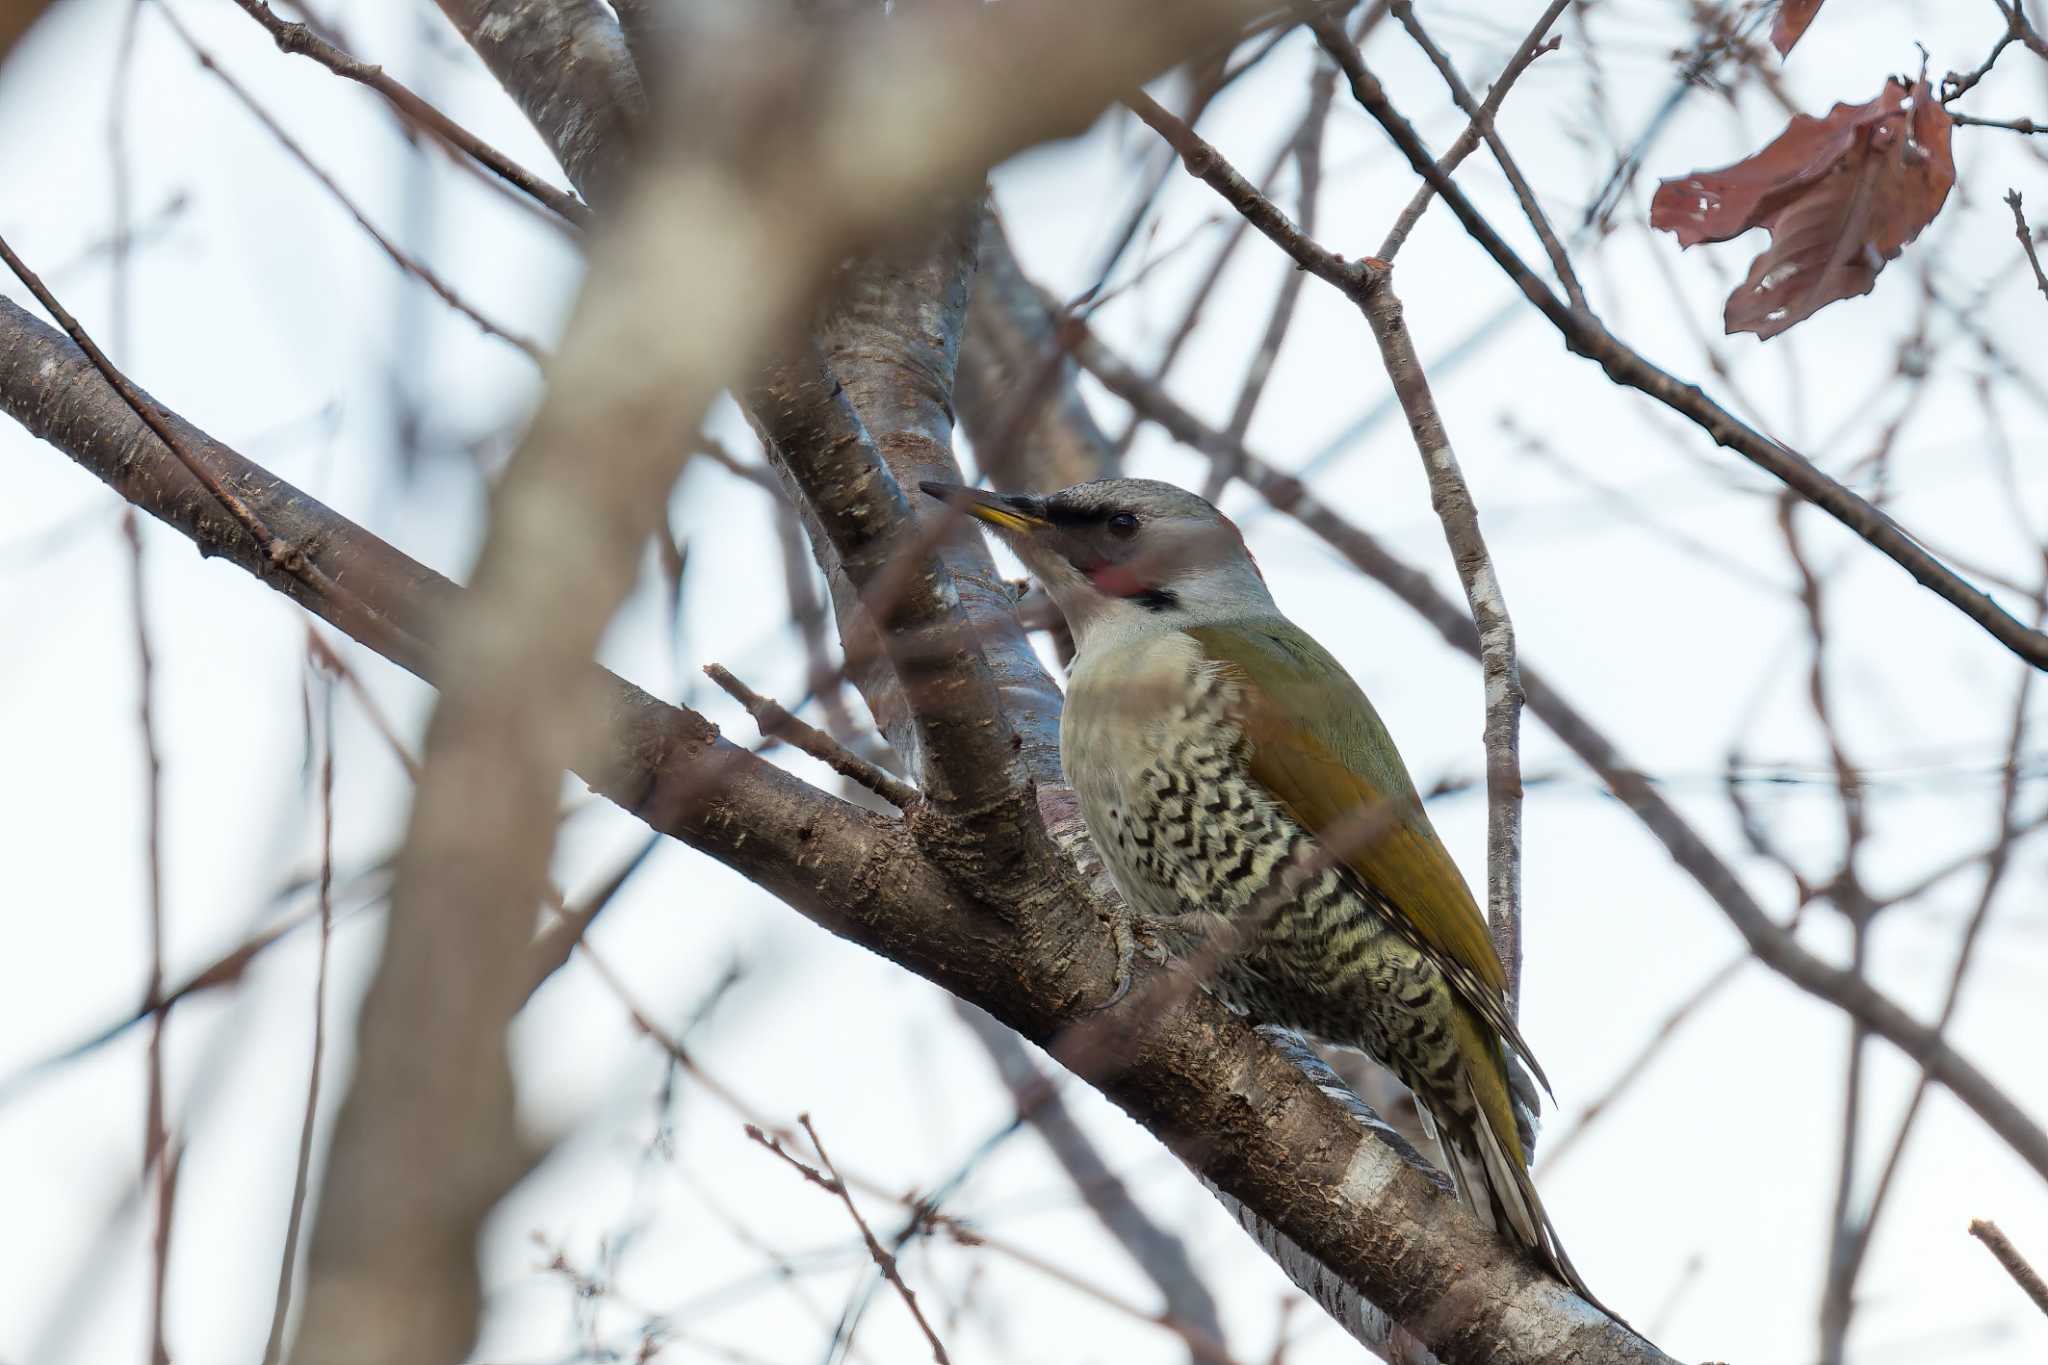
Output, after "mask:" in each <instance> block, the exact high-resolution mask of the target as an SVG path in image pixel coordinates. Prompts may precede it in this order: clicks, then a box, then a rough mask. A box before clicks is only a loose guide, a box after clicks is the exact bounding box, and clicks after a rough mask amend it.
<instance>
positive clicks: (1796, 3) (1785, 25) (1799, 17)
mask: <svg viewBox="0 0 2048 1365" xmlns="http://www.w3.org/2000/svg"><path fill="white" fill-rule="evenodd" d="M1825 3H1826V0H1784V3H1783V4H1781V5H1779V6H1778V18H1777V21H1776V22H1775V23H1773V24H1772V25H1771V46H1772V47H1775V48H1776V49H1778V55H1779V56H1780V57H1788V56H1790V55H1791V54H1792V44H1794V43H1796V42H1798V41H1799V39H1800V37H1801V36H1802V35H1803V34H1805V32H1806V26H1807V25H1808V24H1810V23H1812V22H1813V16H1814V15H1816V14H1819V13H1820V7H1821V6H1822V5H1823V4H1825Z"/></svg>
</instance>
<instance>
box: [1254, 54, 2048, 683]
mask: <svg viewBox="0 0 2048 1365" xmlns="http://www.w3.org/2000/svg"><path fill="white" fill-rule="evenodd" d="M1309 26H1310V28H1311V29H1313V30H1314V32H1315V34H1316V38H1317V40H1318V41H1319V42H1321V43H1322V45H1323V47H1324V50H1325V51H1327V52H1329V53H1330V55H1331V57H1332V58H1333V59H1334V60H1335V61H1336V62H1337V64H1338V66H1339V67H1340V68H1341V69H1342V70H1343V71H1344V74H1345V76H1346V78H1347V79H1348V80H1349V81H1350V83H1351V92H1352V94H1353V96H1354V97H1355V98H1356V99H1357V101H1358V103H1359V104H1360V105H1361V106H1362V107H1363V108H1364V109H1365V111H1366V112H1367V113H1368V114H1370V115H1372V117H1373V118H1374V120H1375V121H1377V122H1378V123H1379V125H1380V126H1381V127H1382V128H1383V129H1384V130H1385V131H1386V133H1387V135H1388V137H1389V138H1391V139H1392V140H1393V142H1394V145H1395V146H1396V147H1397V148H1399V149H1400V151H1401V154H1402V156H1404V157H1405V158H1407V161H1408V164H1409V166H1410V168H1411V169H1413V170H1414V171H1415V173H1416V174H1417V175H1420V176H1421V177H1422V178H1423V179H1424V180H1426V181H1428V182H1429V184H1430V185H1431V186H1432V187H1433V188H1434V189H1435V190H1436V192H1437V194H1438V195H1439V196H1440V197H1441V198H1442V199H1443V201H1444V204H1445V206H1446V207H1448V208H1449V209H1450V210H1451V212H1452V213H1454V214H1456V215H1457V218H1458V221H1459V222H1460V223H1461V224H1462V225H1463V226H1464V228H1465V231H1466V233H1467V234H1468V235H1469V236H1471V238H1472V239H1473V240H1474V241H1475V242H1477V243H1478V244H1479V245H1480V246H1481V248H1483V249H1484V250H1485V252H1486V254H1487V255H1488V256H1490V257H1492V258H1493V260H1494V262H1495V263H1496V264H1497V265H1499V266H1500V268H1501V270H1502V271H1503V272H1505V273H1506V274H1507V276H1508V278H1509V279H1510V280H1512V281H1513V282H1514V284H1515V286H1516V287H1517V288H1518V289H1520V290H1521V291H1522V294H1523V295H1524V297H1526V298H1527V299H1528V300H1529V302H1530V303H1531V304H1532V305H1534V306H1535V308H1536V310H1537V311H1538V312H1540V313H1542V314H1543V316H1544V317H1545V318H1546V319H1547V320H1548V321H1549V322H1550V323H1551V325H1552V326H1554V327H1555V328H1557V330H1558V332H1559V334H1560V335H1562V336H1563V338H1564V341H1565V345H1566V346H1567V347H1568V348H1569V349H1570V350H1571V351H1572V352H1573V353H1574V354H1576V355H1582V356H1585V357H1587V358H1588V359H1590V360H1594V361H1596V362H1598V363H1599V365H1600V367H1601V369H1602V370H1604V371H1605V372H1606V374H1607V376H1608V378H1610V379H1612V380H1614V382H1615V383H1617V384H1620V385H1623V386H1624V387H1626V388H1631V389H1635V390H1636V391H1637V392H1639V393H1643V394H1645V395H1647V396H1649V397H1651V398H1654V399H1655V400H1657V401H1658V402H1660V403H1662V404H1664V405H1665V406H1666V407H1668V408H1670V409H1671V410H1672V411H1674V412H1676V413H1677V414H1678V415H1680V416H1681V417H1684V418H1686V419H1687V420H1688V421H1691V422H1692V423H1694V424H1695V425H1697V426H1698V427H1699V428H1700V429H1701V430H1702V431H1704V432H1705V433H1706V434H1707V435H1708V436H1709V437H1711V438H1712V439H1713V441H1714V443H1715V444H1717V445H1721V446H1726V447H1727V448H1729V449H1730V450H1733V451H1735V452H1736V453H1737V454H1739V455H1741V456H1743V457H1744V458H1746V459H1748V460H1749V461H1750V462H1751V463H1753V464H1755V465H1756V466H1757V467H1758V468H1760V469H1762V470H1764V471H1765V472H1766V473H1768V474H1770V475H1772V476H1773V477H1774V478H1777V479H1778V480H1780V481H1782V482H1783V483H1785V484H1786V485H1787V486H1788V487H1790V488H1792V489H1793V490H1794V491H1795V492H1797V493H1798V494H1799V495H1800V496H1801V497H1803V498H1805V499H1806V500H1807V501H1808V502H1811V503H1812V504H1814V506H1816V507H1818V508H1820V509H1821V510H1822V511H1824V512H1826V513H1827V514H1828V515H1829V516H1831V517H1833V518H1835V520H1837V521H1839V522H1841V523H1842V525H1844V526H1846V527H1848V528H1849V530H1851V531H1852V532H1854V533H1855V534H1856V535H1858V536H1860V537H1861V538H1862V539H1863V540H1864V541H1866V542H1867V543H1869V544H1870V545H1871V546H1872V547H1873V548H1874V549H1876V550H1877V551H1878V552H1879V553H1881V554H1883V555H1884V556H1885V557H1886V558H1888V559H1890V560H1891V561H1892V562H1893V563H1895V564H1897V565H1898V566H1899V567H1900V568H1902V569H1904V570H1905V571H1906V572H1907V573H1909V574H1911V575H1912V576H1913V578H1914V579H1915V581H1917V582H1918V583H1919V584H1920V585H1921V586H1922V587H1924V588H1926V589H1928V590H1929V591H1930V592H1932V593H1934V594H1935V595H1936V596H1937V597H1940V598H1941V599H1942V600H1943V601H1945V602H1947V603H1949V604H1950V605H1951V606H1953V607H1955V608H1956V609H1957V610H1958V611H1960V612H1961V613H1962V614H1963V615H1964V616H1965V617H1967V618H1969V619H1970V620H1971V621H1974V622H1975V623H1976V624H1977V625H1979V626H1980V627H1982V628H1983V629H1984V630H1985V632H1986V633H1988V634H1989V635H1990V636H1991V637H1992V638H1993V639H1995V640H1997V641H1998V642H1999V643H2000V644H2002V645H2004V646H2005V647H2006V648H2007V649H2010V650H2011V651H2012V652H2013V653H2015V654H2017V655H2019V656H2020V657H2021V658H2023V659H2025V660H2026V661H2027V662H2028V663H2030V664H2032V665H2034V666H2035V667H2036V668H2048V634H2043V633H2042V632H2040V631H2037V630H2030V629H2029V628H2027V627H2026V626H2025V625H2022V624H2021V623H2020V622H2019V621H2018V620H2017V619H2015V618H2014V617H2013V616H2012V614H2011V613H2010V612H2007V611H2006V610H2005V609H2004V608H2003V607H2000V606H1999V605H1998V604H1997V603H1996V602H1994V601H1993V600H1992V599H1991V598H1990V596H1989V595H1988V594H1986V593H1984V592H1983V591H1981V590H1979V589H1978V588H1976V587H1973V586H1972V585H1971V584H1970V583H1968V582H1966V581H1965V580H1964V579H1963V578H1962V577H1961V576H1960V575H1959V574H1957V573H1956V572H1955V571H1954V570H1953V569H1951V568H1949V567H1948V566H1947V565H1946V564H1944V563H1942V562H1941V561H1940V560H1939V559H1937V558H1936V557H1935V556H1934V555H1932V554H1930V553H1928V552H1927V551H1926V550H1925V549H1923V548H1922V547H1921V545H1920V543H1919V542H1918V541H1917V540H1915V539H1914V538H1913V536H1912V535H1911V534H1909V533H1908V532H1907V531H1906V530H1905V529H1904V528H1902V527H1901V526H1900V525H1899V524H1898V523H1897V522H1895V521H1893V520H1892V519H1891V517H1889V516H1887V515H1886V514H1885V513H1884V512H1882V511H1880V510H1879V509H1878V508H1876V507H1874V506H1872V505H1871V504H1870V503H1869V502H1868V501H1867V500H1866V499H1864V498H1862V497H1859V496H1858V495H1857V494H1856V493H1854V492H1853V491H1851V490H1850V489H1848V488H1846V487H1844V486H1843V485H1842V484H1841V483H1839V482H1837V481H1836V480H1834V479H1833V478H1831V477H1829V476H1828V475H1827V474H1826V473H1825V472H1823V471H1822V470H1820V469H1819V468H1818V467H1816V466H1815V465H1814V464H1813V463H1812V462H1811V461H1809V460H1808V459H1806V457H1804V456H1803V455H1800V454H1799V453H1798V452H1797V451H1794V450H1792V449H1791V448H1790V447H1788V446H1785V445H1782V444H1780V443H1779V442H1777V441H1775V440H1773V439H1771V438H1770V437H1768V436H1765V435H1764V434H1763V433H1761V432H1759V431H1756V430H1754V429H1753V428H1751V427H1750V426H1748V425H1747V424H1745V423H1744V422H1743V421H1742V420H1741V419H1740V418H1738V417H1736V416H1735V415H1734V414H1733V413H1731V412H1729V411H1728V410H1727V409H1726V408H1724V407H1722V406H1721V405H1720V404H1719V403H1717V402H1715V401H1714V400H1713V399H1712V398H1709V397H1708V396H1707V395H1706V393H1705V392H1704V391H1703V390H1702V389H1701V388H1700V387H1699V386H1698V385H1696V384H1689V383H1686V382H1684V381H1682V380H1680V379H1677V378H1675V377H1674V376H1672V375H1670V374H1667V373H1665V372H1664V371H1663V370H1660V369H1658V368H1657V367H1656V366H1655V365H1652V364H1651V363H1650V362H1649V361H1647V360H1645V359H1644V358H1643V357H1642V355H1641V354H1640V353H1638V352H1637V351H1635V350H1634V349H1633V348H1631V347H1629V346H1627V345H1625V344H1624V343H1623V342H1622V341H1621V340H1620V339H1619V338H1617V337H1616V336H1615V335H1614V334H1613V333H1612V332H1610V331H1608V330H1607V328H1606V326H1605V325H1604V324H1602V323H1601V322H1600V321H1599V320H1598V319H1597V318H1594V317H1593V316H1592V315H1591V314H1590V313H1587V312H1584V311H1577V310H1574V309H1573V308H1572V307H1571V306H1570V304H1568V303H1567V302H1566V301H1565V300H1563V299H1560V298H1558V297H1557V295H1556V294H1555V293H1553V292H1552V291H1551V289H1550V286H1549V285H1547V284H1545V283H1544V282H1543V281H1542V280H1541V279H1540V278H1538V277H1537V275H1536V274H1535V272H1533V271H1532V270H1530V269H1529V267H1528V266H1527V265H1526V264H1525V263H1524V262H1523V261H1522V259H1521V258H1520V257H1519V256H1517V255H1516V254H1515V251H1514V249H1513V248H1512V247H1510V246H1509V245H1508V244H1507V242H1506V241H1505V240H1503V239H1502V238H1501V236H1500V234H1499V233H1498V232H1497V231H1495V230H1494V228H1493V226H1492V224H1490V223H1489V222H1487V220H1486V218H1485V217H1484V215H1482V214H1481V213H1480V212H1479V210H1478V209H1477V208H1475V207H1474V206H1473V204H1472V201H1471V200H1470V199H1468V198H1467V197H1466V195H1465V192H1464V191H1463V190H1461V189H1459V188H1458V186H1457V185H1456V184H1455V183H1454V182H1453V181H1452V180H1451V179H1450V178H1449V177H1448V176H1446V175H1445V174H1443V172H1441V171H1439V170H1438V169H1437V165H1436V161H1435V159H1434V158H1432V157H1431V156H1430V154H1429V150H1428V148H1426V147H1425V146H1424V145H1423V142H1422V139H1421V137H1420V136H1418V135H1417V134H1416V132H1415V129H1414V128H1413V127H1412V126H1411V125H1410V124H1409V122H1408V120H1407V119H1406V118H1404V117H1402V115H1401V114H1400V112H1399V111H1398V110H1396V109H1395V108H1394V107H1393V104H1392V102H1391V101H1390V100H1389V99H1388V98H1387V93H1386V90H1385V88H1384V87H1383V86H1382V85H1381V84H1380V81H1379V78H1378V77H1377V76H1375V75H1373V73H1372V72H1371V70H1370V69H1368V68H1367V67H1366V65H1365V60H1364V58H1363V57H1361V56H1360V55H1359V51H1358V47H1357V45H1356V44H1354V43H1353V42H1352V41H1351V40H1350V39H1349V38H1348V37H1347V36H1345V33H1344V30H1343V28H1342V27H1341V26H1340V25H1337V24H1336V23H1334V22H1333V21H1330V20H1328V19H1327V18H1324V17H1320V16H1318V17H1314V18H1312V19H1311V20H1310V24H1309ZM1282 222H1284V217H1283V219H1282ZM1253 226H1255V227H1258V228H1259V229H1260V230H1261V231H1263V232H1266V233H1267V234H1268V235H1269V236H1273V237H1274V240H1275V241H1276V242H1279V243H1280V245H1281V246H1282V247H1283V249H1287V250H1289V251H1290V252H1292V251H1294V250H1296V249H1297V248H1296V246H1295V245H1293V244H1290V242H1289V241H1287V240H1285V238H1284V236H1283V235H1282V234H1281V233H1280V232H1278V231H1277V230H1276V229H1277V226H1278V225H1269V222H1268V221H1264V220H1262V219H1259V218H1255V219H1254V220H1253ZM1310 269H1311V270H1315V267H1314V266H1311V267H1310ZM1316 273H1319V274H1320V273H1323V272H1321V271H1317V272H1316ZM1331 282H1332V283H1336V284H1338V285H1339V287H1340V288H1341V287H1342V282H1341V280H1339V279H1335V278H1332V280H1331Z"/></svg>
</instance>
